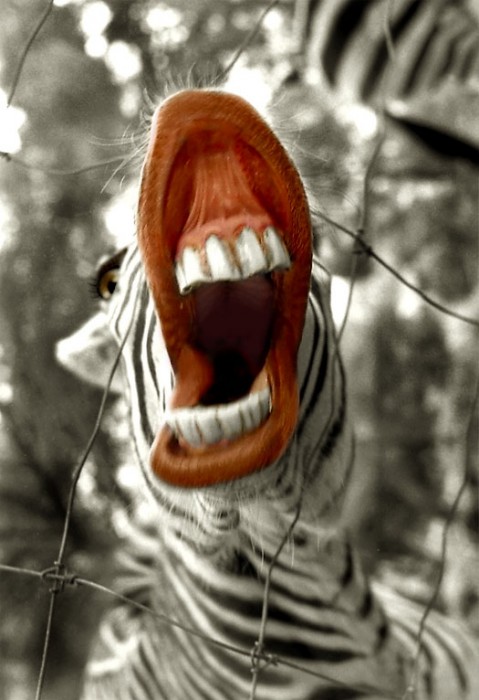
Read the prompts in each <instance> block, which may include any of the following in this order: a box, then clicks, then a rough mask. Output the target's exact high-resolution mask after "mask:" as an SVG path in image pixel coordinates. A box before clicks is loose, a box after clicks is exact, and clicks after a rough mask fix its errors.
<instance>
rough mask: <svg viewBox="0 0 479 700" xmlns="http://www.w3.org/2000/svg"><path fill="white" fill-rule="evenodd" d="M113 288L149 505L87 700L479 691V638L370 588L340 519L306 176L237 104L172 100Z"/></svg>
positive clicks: (328, 322)
mask: <svg viewBox="0 0 479 700" xmlns="http://www.w3.org/2000/svg"><path fill="white" fill-rule="evenodd" d="M112 270H113V271H114V276H113V277H112ZM106 274H107V275H108V278H105V275H106ZM98 288H99V290H100V291H101V293H102V295H103V296H105V297H110V296H111V298H110V299H109V300H108V311H107V313H108V326H109V329H110V331H111V334H112V342H115V343H116V345H117V347H118V348H119V349H120V351H121V356H122V369H123V374H124V378H125V384H126V389H125V391H126V396H127V402H128V405H129V409H130V422H131V431H132V439H133V442H134V450H135V453H136V458H137V461H138V464H139V469H140V471H141V473H142V475H143V479H142V482H143V484H144V486H145V487H146V493H147V497H148V502H149V503H150V506H151V517H150V519H149V520H147V521H145V522H143V523H136V524H134V525H132V529H131V534H130V536H129V538H128V541H127V542H126V543H125V548H124V551H123V552H122V553H121V555H120V561H119V565H120V567H121V568H120V570H119V574H118V578H117V584H116V587H115V589H116V590H118V591H119V592H121V594H122V595H123V596H126V597H128V598H129V599H131V600H133V601H134V602H135V603H137V606H136V607H134V606H130V605H129V604H128V603H127V602H126V601H123V602H119V603H117V604H115V606H114V607H113V608H112V609H111V610H110V611H109V612H108V613H107V614H106V616H105V618H104V619H103V621H102V623H101V625H100V629H99V633H98V638H97V642H96V645H95V647H94V649H93V652H92V657H91V661H90V662H89V664H88V667H87V670H86V680H85V688H84V695H83V697H84V699H85V700H96V699H98V700H99V699H100V698H103V699H111V698H128V699H132V698H135V699H140V698H141V699H143V700H147V699H150V700H151V699H153V698H154V699H155V700H157V699H159V698H167V699H168V700H175V699H177V700H185V699H191V700H199V699H200V698H204V699H205V700H206V699H208V700H239V699H243V698H248V697H250V698H256V699H257V700H260V699H261V700H281V699H284V700H333V699H335V700H340V699H343V700H346V699H350V700H352V699H353V698H360V697H361V698H369V700H380V699H381V700H383V699H385V698H408V699H412V698H415V700H420V699H422V698H428V699H434V700H441V699H443V700H450V699H451V698H453V697H454V698H462V699H463V700H465V699H466V698H468V699H470V700H472V698H475V697H477V693H478V691H479V648H478V645H477V643H476V642H475V641H473V640H472V639H471V638H470V637H469V636H468V635H467V633H466V632H464V631H463V630H462V628H461V627H460V626H459V625H458V624H456V623H454V622H453V621H451V620H449V619H448V618H446V617H443V616H441V615H440V614H439V613H436V612H434V613H431V614H430V615H429V616H428V617H427V619H426V620H425V624H424V629H423V631H422V634H421V642H420V645H418V631H419V629H420V628H422V626H423V622H422V614H423V610H422V608H421V606H418V605H417V604H415V603H413V602H411V601H408V600H405V599H403V598H401V597H400V596H399V595H397V594H395V593H394V592H393V591H390V590H387V589H386V588H384V587H383V586H381V585H380V584H377V583H371V582H370V581H369V580H368V578H367V577H366V576H365V575H364V574H363V572H362V569H361V564H360V561H359V557H358V555H357V553H356V552H355V551H354V549H353V547H352V545H351V543H350V539H349V537H348V535H347V533H346V532H344V530H343V528H342V526H341V511H342V505H343V502H344V498H345V494H346V490H347V485H348V482H349V480H350V478H351V474H352V470H353V465H354V438H353V431H352V429H351V422H350V418H349V414H348V404H347V399H346V387H345V376H344V369H343V365H342V361H341V356H340V353H339V350H338V347H337V341H336V337H335V330H334V325H333V321H332V317H331V313H330V309H329V293H330V289H329V281H328V277H327V275H326V273H325V271H324V269H323V267H322V265H321V261H320V259H319V258H318V257H317V255H316V254H315V253H314V251H313V250H312V234H311V216H310V210H309V205H308V201H307V198H306V195H305V192H304V189H303V185H302V181H301V179H300V176H299V174H298V172H297V170H296V168H295V166H294V165H293V163H292V161H291V160H290V158H289V156H288V154H287V152H286V150H285V149H284V147H283V146H282V144H281V143H280V142H279V140H278V139H277V137H276V136H275V134H274V133H273V131H272V130H271V129H270V127H269V126H268V125H267V124H266V122H265V121H263V119H262V118H261V117H260V116H259V115H258V114H257V113H256V111H255V110H254V109H253V108H252V107H251V106H250V105H249V104H248V103H247V102H245V101H244V100H243V99H242V98H239V97H236V96H233V95H231V94H229V93H226V92H223V91H221V90H217V89H197V90H196V89H194V90H191V89H186V90H182V91H179V92H177V93H175V94H173V95H172V96H170V97H169V98H167V99H166V100H165V101H164V102H163V103H162V104H161V105H160V106H159V107H158V108H157V110H156V112H155V114H154V117H153V120H152V127H151V133H150V139H149V143H148V147H147V152H146V156H145V160H144V165H143V170H142V175H141V182H140V189H139V203H138V211H137V239H136V240H135V241H134V242H133V243H132V244H131V245H130V246H128V247H127V249H125V250H123V251H121V254H119V255H117V256H116V257H115V259H114V261H113V262H112V263H108V264H106V266H103V267H102V269H101V270H100V277H99V280H98ZM113 288H114V289H113ZM231 319H232V320H231ZM97 328H98V327H97V326H96V325H95V333H96V332H97ZM90 330H91V326H90ZM113 339H114V341H113ZM117 352H118V351H117ZM59 354H60V355H61V356H62V359H63V361H64V363H66V362H67V360H68V357H67V356H68V353H67V352H64V353H63V355H62V354H61V353H59ZM73 364H74V365H75V370H78V357H75V359H74V361H73ZM90 366H91V365H90ZM138 605H139V606H144V607H141V610H140V609H139V608H138ZM165 615H167V616H168V619H165V617H164V616H165ZM158 618H160V619H158Z"/></svg>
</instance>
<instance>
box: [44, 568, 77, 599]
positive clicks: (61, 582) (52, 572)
mask: <svg viewBox="0 0 479 700" xmlns="http://www.w3.org/2000/svg"><path fill="white" fill-rule="evenodd" d="M42 580H43V581H45V582H52V585H51V587H50V589H49V592H50V593H63V591H64V590H65V584H66V585H68V586H75V585H76V582H77V575H76V574H70V573H69V572H68V571H67V569H66V567H65V564H62V563H61V562H59V561H55V562H53V566H50V567H49V568H48V569H45V570H44V571H42Z"/></svg>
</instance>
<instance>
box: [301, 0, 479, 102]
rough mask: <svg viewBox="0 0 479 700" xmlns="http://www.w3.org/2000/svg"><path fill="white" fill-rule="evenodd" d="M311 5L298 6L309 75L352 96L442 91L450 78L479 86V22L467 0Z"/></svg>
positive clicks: (327, 0) (353, 0) (321, 0)
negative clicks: (391, 52)
mask: <svg viewBox="0 0 479 700" xmlns="http://www.w3.org/2000/svg"><path fill="white" fill-rule="evenodd" d="M305 4H306V5H307V7H306V8H305V9H303V12H302V13H301V14H299V13H298V25H299V26H298V29H297V34H298V39H299V40H300V41H302V43H303V44H304V46H305V55H306V69H307V72H308V74H309V78H310V79H311V80H312V82H314V83H316V84H319V85H320V86H321V87H322V88H323V89H328V90H330V91H332V92H333V93H334V94H335V95H337V96H339V97H341V98H343V99H345V100H347V101H353V102H362V103H366V104H372V105H378V104H381V103H382V102H383V101H384V100H385V99H388V98H391V97H396V98H403V99H406V98H410V97H412V96H414V95H416V94H423V93H425V92H428V91H431V93H434V92H436V91H437V90H438V89H440V88H441V86H442V85H444V84H446V83H447V82H453V83H456V84H457V85H470V86H472V87H474V86H475V89H476V90H477V89H479V88H478V86H479V28H478V24H477V16H476V14H474V13H473V12H472V11H471V9H470V8H469V7H468V4H467V2H461V1H459V2H455V1H452V0H451V1H449V0H393V1H391V2H387V1H386V0H338V1H336V0H310V1H309V2H306V3H305ZM471 4H472V3H471ZM386 24H387V25H388V26H389V28H390V35H391V39H392V45H393V49H394V57H393V58H392V57H391V56H390V55H389V49H388V38H387V32H386V29H385V28H386Z"/></svg>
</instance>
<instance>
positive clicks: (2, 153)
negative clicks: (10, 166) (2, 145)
mask: <svg viewBox="0 0 479 700" xmlns="http://www.w3.org/2000/svg"><path fill="white" fill-rule="evenodd" d="M0 158H4V159H5V160H6V161H7V163H10V161H11V160H12V155H11V153H7V152H6V151H0Z"/></svg>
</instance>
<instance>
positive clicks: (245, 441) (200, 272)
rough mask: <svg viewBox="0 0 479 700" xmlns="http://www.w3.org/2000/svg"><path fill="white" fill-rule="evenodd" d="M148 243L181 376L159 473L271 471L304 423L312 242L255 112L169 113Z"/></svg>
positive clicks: (207, 108) (172, 477)
mask: <svg viewBox="0 0 479 700" xmlns="http://www.w3.org/2000/svg"><path fill="white" fill-rule="evenodd" d="M138 238H139V246H140V249H141V251H142V254H143V259H144V263H145V270H146V275H147V278H148V282H149V286H150V289H151V292H152V295H153V298H154V301H155V305H156V308H157V311H158V315H159V319H160V322H161V326H162V333H163V336H164V340H165V344H166V347H167V350H168V353H169V355H170V359H171V363H172V367H173V370H174V373H175V389H174V394H173V398H172V405H171V407H170V412H169V413H168V415H167V416H166V423H165V424H164V425H163V426H162V427H161V428H160V431H159V433H158V436H157V438H156V440H155V443H154V446H153V449H152V453H151V463H152V467H153V469H154V471H155V472H156V473H157V474H158V476H159V477H160V478H162V479H164V480H166V481H169V482H170V483H173V484H177V485H184V486H206V485H210V484H213V483H218V482H222V481H228V480H230V479H232V478H238V477H241V476H245V475H246V474H248V473H251V472H252V471H254V470H255V469H259V468H262V467H264V466H267V465H268V464H270V463H271V462H272V461H274V460H275V459H277V458H278V457H279V455H280V454H281V453H282V452H283V451H284V449H285V448H286V445H287V443H288V441H289V438H290V437H291V433H292V431H293V429H294V425H295V423H296V418H297V403H298V398H297V386H296V352H297V349H298V345H299V341H300V338H301V332H302V324H303V320H304V311H305V305H306V297H307V292H308V288H309V270H310V260H311V243H310V238H311V233H310V223H309V212H308V208H307V204H306V199H305V195H304V191H303V188H302V185H301V182H300V180H299V176H298V175H297V173H296V170H295V169H294V167H293V166H292V164H291V163H290V161H289V159H288V157H287V156H286V154H285V152H284V151H283V149H282V147H281V146H280V144H279V142H278V141H277V140H276V138H275V137H274V136H273V134H272V132H271V131H270V130H269V128H268V127H267V126H266V125H265V124H264V123H263V122H262V121H261V119H260V118H259V117H258V116H257V115H256V113H255V112H254V111H253V110H252V109H251V108H250V107H249V106H248V105H247V104H246V103H244V102H243V101H242V100H240V99H239V98H236V97H233V96H231V95H227V94H225V93H220V92H213V91H211V92H209V91H185V92H183V93H178V94H177V95H175V96H174V97H172V98H170V99H169V100H167V101H166V102H165V103H164V104H163V106H162V107H160V108H159V110H158V111H157V113H156V118H155V122H154V125H153V130H152V138H151V141H150V146H149V150H148V153H147V157H146V160H145V166H144V170H143V178H142V186H141V191H140V205H139V212H138ZM255 280H257V281H255ZM233 317H236V321H235V320H231V319H233ZM248 338H251V340H248ZM265 391H267V392H269V393H268V394H265V393H264V392H265ZM261 392H263V393H262V394H261ZM255 394H258V395H259V394H261V395H262V396H263V397H265V398H263V399H261V401H262V403H261V406H263V408H262V409H261V411H260V412H259V413H257V414H256V416H253V414H251V415H250V414H249V413H248V410H250V409H249V408H248V406H249V405H250V404H251V401H252V399H251V400H249V399H248V398H247V397H248V395H255ZM265 401H266V403H265ZM224 404H231V408H229V409H228V410H226V409H225V408H221V406H222V405H224ZM251 405H253V404H251ZM198 406H209V407H210V408H209V409H207V410H205V409H204V408H195V407H198ZM265 406H267V407H268V408H269V409H270V411H271V412H270V414H269V415H268V416H265V414H264V407H265ZM220 408H221V410H220ZM175 411H176V414H175ZM195 411H196V414H195ZM215 411H216V413H215ZM229 415H230V416H231V419H227V416H229ZM215 420H216V428H214V427H213V423H212V421H215ZM228 420H229V421H230V422H229V423H228ZM208 421H209V422H208ZM225 421H226V422H225ZM262 421H263V422H262ZM233 423H234V427H232V426H233ZM201 426H202V427H201ZM208 426H210V427H208ZM258 426H259V427H258ZM202 431H203V432H202Z"/></svg>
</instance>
